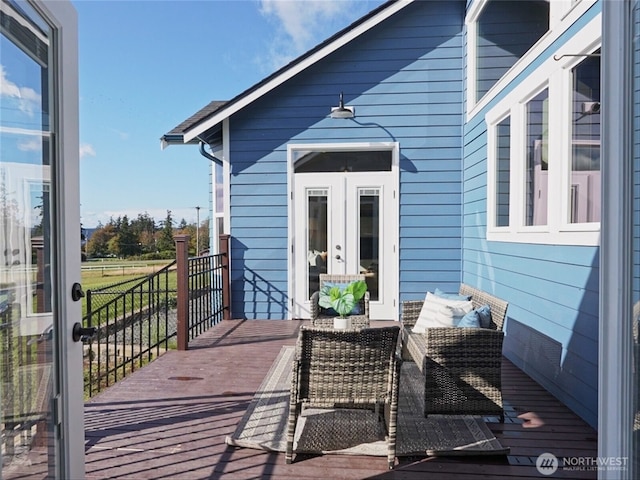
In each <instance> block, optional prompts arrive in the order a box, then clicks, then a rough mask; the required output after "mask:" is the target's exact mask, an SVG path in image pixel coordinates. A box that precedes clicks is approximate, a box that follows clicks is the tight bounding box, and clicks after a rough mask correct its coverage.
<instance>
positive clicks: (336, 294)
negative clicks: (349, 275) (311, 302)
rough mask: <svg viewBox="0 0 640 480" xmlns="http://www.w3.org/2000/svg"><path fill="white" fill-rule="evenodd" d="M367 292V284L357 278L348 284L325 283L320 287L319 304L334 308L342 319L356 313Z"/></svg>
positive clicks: (323, 306)
mask: <svg viewBox="0 0 640 480" xmlns="http://www.w3.org/2000/svg"><path fill="white" fill-rule="evenodd" d="M366 292H367V284H366V283H365V282H363V281H362V280H356V281H355V282H351V283H349V284H347V285H346V286H339V285H331V284H329V285H325V286H323V287H322V288H321V289H320V298H319V299H318V305H320V306H321V307H322V308H326V309H333V311H335V313H336V315H337V316H338V317H340V318H342V319H345V318H347V317H348V316H349V315H351V314H352V313H354V308H355V307H356V306H357V305H358V302H359V301H360V300H361V299H362V297H364V294H365V293H366Z"/></svg>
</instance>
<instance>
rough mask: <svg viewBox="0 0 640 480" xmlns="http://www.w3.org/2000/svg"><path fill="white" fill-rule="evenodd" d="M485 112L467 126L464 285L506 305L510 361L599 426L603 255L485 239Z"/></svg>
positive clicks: (587, 249) (594, 250)
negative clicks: (599, 340) (600, 282)
mask: <svg viewBox="0 0 640 480" xmlns="http://www.w3.org/2000/svg"><path fill="white" fill-rule="evenodd" d="M504 93H506V92H502V94H504ZM490 107H491V104H490V105H489V107H488V108H490ZM484 114H485V112H480V113H479V114H477V115H476V116H475V117H473V118H472V119H471V120H470V122H469V123H468V124H467V125H466V126H465V138H464V148H465V152H464V156H465V159H464V172H463V176H464V185H463V195H464V215H463V238H464V241H463V259H464V260H463V278H464V281H465V283H468V284H471V285H474V286H477V287H479V288H481V289H483V290H487V291H489V292H491V293H494V294H495V295H497V296H499V297H501V298H504V299H505V300H507V301H508V302H509V309H508V312H507V314H508V321H507V324H506V327H505V328H506V337H505V342H504V354H505V356H507V357H508V358H509V359H510V360H511V361H513V362H514V363H515V364H516V365H518V366H519V367H520V368H522V369H523V370H524V371H525V372H527V373H528V374H529V375H531V376H532V377H533V378H534V379H535V380H537V381H538V382H539V383H541V384H542V385H543V387H544V388H546V389H547V390H549V391H550V392H551V393H552V394H554V395H555V396H556V397H557V398H559V399H560V400H561V401H562V402H564V403H565V404H566V405H567V406H568V407H569V408H571V409H572V410H573V411H575V412H576V413H577V414H578V415H580V416H581V417H582V418H584V419H585V420H586V421H587V422H588V423H589V424H591V425H592V426H596V425H597V418H598V413H597V412H598V404H597V398H598V308H599V283H598V282H599V281H598V277H599V255H598V253H599V250H598V248H596V247H583V246H561V245H539V244H523V243H509V242H494V241H492V242H488V241H487V240H486V227H487V210H486V209H487V200H486V197H487V171H486V169H487V163H486V158H487V131H486V124H485V122H484Z"/></svg>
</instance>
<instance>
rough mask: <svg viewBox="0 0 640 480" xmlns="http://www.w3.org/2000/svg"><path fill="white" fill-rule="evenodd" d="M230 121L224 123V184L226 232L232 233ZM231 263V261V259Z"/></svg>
mask: <svg viewBox="0 0 640 480" xmlns="http://www.w3.org/2000/svg"><path fill="white" fill-rule="evenodd" d="M229 137H230V135H229V119H228V118H225V119H224V121H223V122H222V152H223V153H222V182H223V193H222V195H223V197H224V200H223V203H224V205H223V207H224V208H223V209H222V210H223V212H224V231H225V232H227V233H229V234H230V233H231V153H230V152H231V145H230V144H229V143H230V142H229ZM229 261H231V259H229Z"/></svg>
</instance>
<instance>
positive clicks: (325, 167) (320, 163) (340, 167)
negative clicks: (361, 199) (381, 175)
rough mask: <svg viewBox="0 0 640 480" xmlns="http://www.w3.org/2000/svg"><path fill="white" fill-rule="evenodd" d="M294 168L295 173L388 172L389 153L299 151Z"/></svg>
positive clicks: (383, 151)
mask: <svg viewBox="0 0 640 480" xmlns="http://www.w3.org/2000/svg"><path fill="white" fill-rule="evenodd" d="M294 168H295V172H296V173H312V172H313V173H315V172H390V171H391V151H390V150H380V151H376V150H363V151H359V152H358V151H351V150H350V151H346V152H336V151H328V152H318V151H299V152H296V158H295V167H294Z"/></svg>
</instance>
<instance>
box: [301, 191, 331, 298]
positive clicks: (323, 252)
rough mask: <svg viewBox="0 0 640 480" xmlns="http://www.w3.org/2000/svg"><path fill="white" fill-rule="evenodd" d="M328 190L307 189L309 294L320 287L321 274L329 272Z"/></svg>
mask: <svg viewBox="0 0 640 480" xmlns="http://www.w3.org/2000/svg"><path fill="white" fill-rule="evenodd" d="M328 194H329V192H328V190H326V189H311V190H307V235H306V243H307V267H308V268H307V270H308V279H309V280H308V283H309V288H308V292H309V296H308V297H307V298H306V300H309V298H311V295H313V292H316V291H318V290H319V289H320V274H321V273H327V245H328V244H327V238H328V231H327V226H328V225H327V220H328Z"/></svg>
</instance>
